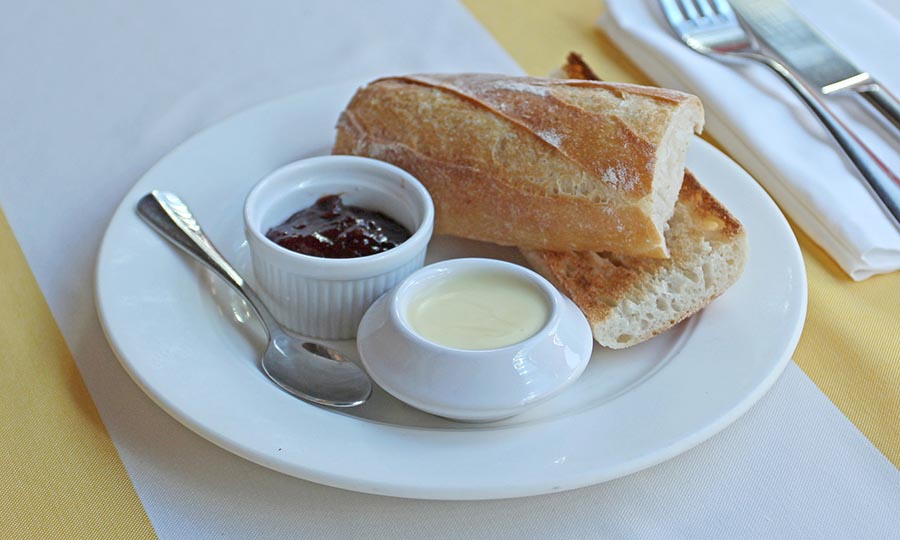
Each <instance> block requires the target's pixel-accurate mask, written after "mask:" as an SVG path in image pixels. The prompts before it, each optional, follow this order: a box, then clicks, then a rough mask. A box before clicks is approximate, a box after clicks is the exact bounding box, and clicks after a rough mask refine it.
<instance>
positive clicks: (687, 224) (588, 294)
mask: <svg viewBox="0 0 900 540" xmlns="http://www.w3.org/2000/svg"><path fill="white" fill-rule="evenodd" d="M563 71H564V73H566V75H567V76H569V77H573V76H583V74H585V73H592V72H591V71H590V68H588V67H587V66H586V65H584V62H583V61H582V60H581V59H580V58H579V57H577V56H573V55H570V57H569V61H568V63H567V64H566V66H565V67H564V68H563ZM666 244H667V245H668V247H669V252H670V258H669V259H668V260H660V259H647V258H638V257H630V256H622V255H614V254H610V253H594V252H585V251H582V252H576V251H565V252H559V251H546V250H530V249H522V250H521V251H522V253H523V255H524V256H525V258H526V260H528V262H529V264H531V265H532V267H533V268H534V269H535V270H536V271H538V272H540V273H541V274H543V275H544V276H545V277H546V278H547V279H549V280H550V281H551V282H553V283H554V284H555V285H556V286H557V287H558V288H559V289H560V290H561V291H562V292H563V293H564V294H566V295H567V296H568V297H569V298H571V299H572V300H573V301H574V302H575V303H576V304H577V305H578V307H579V308H581V311H582V312H584V314H585V316H586V317H587V319H588V321H589V322H590V324H591V328H592V330H593V333H594V338H595V339H596V340H597V342H598V343H600V344H601V345H604V346H606V347H611V348H614V349H620V348H624V347H629V346H631V345H635V344H637V343H640V342H642V341H645V340H647V339H650V338H651V337H653V336H655V335H657V334H659V333H661V332H663V331H665V330H667V329H668V328H670V327H672V326H674V325H675V324H677V323H678V322H680V321H682V320H684V319H686V318H687V317H689V316H691V315H692V314H694V313H696V312H697V311H699V310H700V309H702V308H703V307H704V306H706V305H707V304H709V302H711V301H712V300H713V299H714V298H716V297H717V296H719V295H720V294H722V293H723V292H724V291H725V290H726V289H727V288H728V287H730V286H731V285H732V284H734V282H735V281H737V278H738V277H739V276H740V274H741V272H742V271H743V268H744V263H745V261H746V259H747V249H748V247H747V235H746V231H745V230H744V228H743V226H742V225H741V223H740V222H739V221H738V220H737V219H736V218H735V217H734V216H732V215H731V214H730V213H729V212H728V210H726V209H725V207H724V206H722V204H721V203H720V202H719V201H718V200H716V198H715V197H713V196H712V195H711V194H710V193H709V192H708V191H706V189H704V188H703V186H702V185H700V183H699V182H698V181H697V179H696V178H695V177H694V175H693V174H691V172H690V171H685V174H684V182H683V183H682V187H681V191H680V192H679V196H678V200H677V201H676V203H675V212H674V214H673V216H672V219H671V220H670V221H669V228H668V230H667V231H666Z"/></svg>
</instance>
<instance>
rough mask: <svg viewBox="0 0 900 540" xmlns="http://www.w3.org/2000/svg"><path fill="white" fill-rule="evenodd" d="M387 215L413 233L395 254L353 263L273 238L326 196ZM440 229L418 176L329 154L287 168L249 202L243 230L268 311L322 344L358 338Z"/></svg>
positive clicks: (420, 261)
mask: <svg viewBox="0 0 900 540" xmlns="http://www.w3.org/2000/svg"><path fill="white" fill-rule="evenodd" d="M331 194H340V195H341V197H342V199H343V201H344V202H345V203H346V204H352V205H357V206H362V207H365V208H369V209H372V210H377V211H379V212H382V213H384V214H386V215H388V216H390V217H392V218H393V219H395V220H397V221H398V222H399V223H400V224H402V225H403V226H404V227H406V228H407V229H409V230H410V231H411V232H412V233H413V235H412V236H411V237H410V238H409V239H408V240H406V241H405V242H403V243H402V244H400V245H399V246H397V247H395V248H393V249H390V250H388V251H385V252H382V253H378V254H376V255H369V256H365V257H356V258H351V259H326V258H321V257H312V256H309V255H303V254H300V253H296V252H294V251H291V250H289V249H285V248H283V247H281V246H279V245H277V244H276V243H275V242H272V241H271V240H269V239H268V238H266V236H265V234H266V231H268V230H269V228H271V227H273V226H275V225H278V224H279V223H281V222H283V221H284V220H285V219H287V218H288V217H289V216H291V215H292V214H293V213H294V212H296V211H298V210H301V209H303V208H307V207H309V206H311V205H312V204H313V203H315V202H316V200H318V199H319V198H320V197H322V196H324V195H331ZM433 229H434V205H433V203H432V201H431V197H430V196H429V195H428V191H427V190H426V189H425V187H424V186H423V185H422V184H421V183H419V181H418V180H416V179H415V178H414V177H413V176H412V175H410V174H409V173H407V172H406V171H404V170H402V169H400V168H398V167H395V166H393V165H391V164H389V163H384V162H382V161H377V160H374V159H369V158H363V157H355V156H322V157H315V158H309V159H304V160H300V161H296V162H294V163H290V164H288V165H285V166H284V167H282V168H280V169H278V170H276V171H275V172H273V173H271V174H270V175H268V176H266V177H265V178H263V179H262V180H261V181H260V182H259V183H258V184H257V185H256V186H255V187H254V188H253V189H252V190H250V193H249V194H248V195H247V199H246V201H245V202H244V232H245V234H246V236H247V243H248V244H249V247H250V253H251V256H252V259H253V271H254V273H255V276H256V281H257V283H258V289H259V293H260V295H261V296H262V297H263V301H264V302H265V303H266V306H267V307H268V308H269V309H270V310H271V311H272V314H273V315H274V316H275V318H276V319H278V321H279V322H280V323H281V324H283V325H284V326H285V327H286V328H287V329H289V330H291V331H294V332H297V333H299V334H303V335H307V336H311V337H317V338H323V339H349V338H353V337H354V336H356V330H357V328H358V326H359V321H360V319H361V318H362V316H363V314H364V313H365V312H366V309H368V308H369V306H370V305H371V304H372V302H374V301H375V299H376V298H378V297H379V296H381V295H382V294H383V293H384V292H385V291H388V290H390V289H391V288H393V287H394V286H395V285H396V284H397V283H399V282H400V281H402V280H403V279H404V278H405V277H406V276H408V275H409V274H411V273H412V272H414V271H416V270H417V269H419V268H421V267H422V264H423V263H424V260H425V249H426V247H427V246H428V241H429V240H430V239H431V233H432V231H433Z"/></svg>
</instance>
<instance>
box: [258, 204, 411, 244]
mask: <svg viewBox="0 0 900 540" xmlns="http://www.w3.org/2000/svg"><path fill="white" fill-rule="evenodd" d="M409 237H410V232H409V231H408V230H407V229H406V227H404V226H403V225H401V224H399V223H397V222H396V221H394V220H393V219H391V218H390V217H388V216H386V215H384V214H382V213H381V212H376V211H374V210H368V209H366V208H361V207H359V206H352V205H345V204H344V202H343V201H342V200H341V196H340V195H326V196H324V197H322V198H321V199H319V200H318V201H316V204H314V205H312V206H310V207H309V208H304V209H303V210H300V211H299V212H296V213H295V214H294V215H292V216H291V217H289V218H287V219H286V220H285V221H284V222H283V223H281V224H280V225H276V226H275V227H272V228H271V229H269V230H268V232H266V238H268V239H269V240H272V241H273V242H275V243H276V244H278V245H279V246H281V247H283V248H287V249H289V250H291V251H296V252H297V253H302V254H304V255H312V256H313V257H324V258H326V259H349V258H352V257H365V256H366V255H375V254H377V253H382V252H384V251H387V250H389V249H391V248H395V247H397V246H398V245H400V244H402V243H403V242H404V241H405V240H406V239H408V238H409Z"/></svg>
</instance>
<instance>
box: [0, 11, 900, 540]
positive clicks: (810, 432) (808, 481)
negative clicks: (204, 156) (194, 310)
mask: <svg viewBox="0 0 900 540" xmlns="http://www.w3.org/2000/svg"><path fill="white" fill-rule="evenodd" d="M3 13H4V16H3V17H2V18H0V36H2V37H3V44H4V46H3V47H2V48H0V73H3V74H4V84H3V85H0V126H2V128H0V205H2V207H3V210H4V212H5V213H6V215H7V217H8V219H9V222H10V224H11V225H12V227H13V230H14V232H15V234H16V236H17V238H18V240H19V242H20V244H21V246H22V248H23V250H24V252H25V255H26V257H27V259H28V261H29V263H30V265H31V267H32V270H33V271H34V274H35V276H36V278H37V280H38V283H39V284H40V286H41V289H42V290H43V292H44V294H45V296H46V298H47V301H48V303H49V304H50V307H51V309H52V311H53V313H54V316H55V317H56V319H57V321H58V323H59V325H60V327H61V329H62V332H63V334H64V336H65V338H66V340H67V342H68V344H69V347H70V348H71V350H72V352H73V354H74V356H75V358H76V361H77V363H78V367H79V369H80V370H81V373H82V375H83V377H84V379H85V382H86V383H87V386H88V388H89V390H90V392H91V394H92V396H93V398H94V400H95V402H96V404H97V406H98V408H99V410H100V413H101V416H102V417H103V420H104V423H105V424H106V427H107V429H108V430H109V433H110V435H111V436H112V439H113V441H114V442H115V444H116V447H117V449H118V451H119V453H120V455H121V457H122V460H123V462H124V464H125V466H126V468H127V470H128V473H129V475H130V477H131V480H132V482H133V483H134V485H135V488H136V490H137V493H138V495H139V497H140V498H141V501H142V502H143V504H144V506H145V508H146V510H147V513H148V515H149V517H150V520H151V521H152V523H153V525H154V527H155V528H156V531H157V532H158V533H159V535H160V536H161V537H162V538H192V539H200V538H222V537H225V538H285V537H292V538H342V539H350V538H366V539H369V540H371V539H379V538H422V537H439V538H459V537H463V538H517V539H518V538H523V537H535V538H543V537H553V538H580V537H607V536H613V537H616V536H625V537H639V538H672V537H685V538H731V537H772V538H774V537H781V538H829V537H831V538H850V537H854V538H863V537H871V538H887V537H890V536H891V535H892V534H895V533H896V531H897V530H898V528H900V518H898V512H897V509H898V508H900V473H898V472H897V470H896V469H895V468H894V467H893V466H892V465H891V464H890V463H889V462H888V461H887V460H886V459H885V458H884V457H883V456H882V455H881V454H880V453H879V452H878V451H877V450H876V449H875V448H874V447H872V445H871V444H870V443H869V442H868V441H867V440H866V439H865V438H864V437H863V436H862V435H861V434H860V433H859V432H858V431H857V430H856V429H855V428H854V427H853V426H852V424H850V422H849V421H847V419H846V418H845V417H844V416H843V415H842V414H841V413H840V412H839V411H837V409H835V408H834V407H833V405H832V404H831V403H830V402H829V401H828V400H827V399H826V398H825V397H824V396H823V395H822V394H821V393H820V392H819V391H818V390H817V389H816V388H815V386H814V385H813V384H812V383H811V382H810V380H809V379H808V378H807V377H806V376H805V375H804V374H803V373H802V372H801V371H800V370H799V369H798V368H797V367H796V366H794V365H793V364H792V365H791V366H789V368H788V370H787V372H786V374H785V375H784V376H783V378H782V380H780V381H779V382H778V383H777V384H776V385H775V387H774V389H773V390H772V392H771V393H770V394H769V395H768V396H767V397H765V398H764V399H763V401H762V402H761V403H760V404H759V405H757V406H756V407H754V408H753V409H752V410H751V411H750V413H748V414H747V415H746V416H745V417H744V418H742V419H741V420H739V421H738V422H737V423H736V424H735V425H734V426H733V427H731V428H729V429H727V430H726V431H725V432H724V433H722V434H720V435H718V436H716V437H715V438H713V439H712V440H710V441H709V442H707V443H705V444H703V445H701V446H700V447H699V448H697V449H695V450H693V451H691V452H688V453H687V454H685V455H682V456H680V457H678V458H676V459H674V460H672V461H670V462H668V463H665V464H663V465H660V466H658V467H655V468H653V469H650V470H647V471H644V472H641V473H638V474H635V475H633V476H630V477H627V478H624V479H621V480H617V481H614V482H610V483H607V484H604V485H600V486H594V487H590V488H585V489H582V490H577V491H573V492H568V493H562V494H557V495H552V496H542V497H532V498H528V499H521V500H507V501H491V502H453V503H449V502H429V501H409V500H401V499H392V498H387V497H377V496H372V495H362V494H357V493H351V492H346V491H341V490H337V489H333V488H328V487H324V486H319V485H315V484H312V483H309V482H304V481H301V480H297V479H294V478H290V477H287V476H284V475H281V474H279V473H275V472H272V471H269V470H267V469H264V468H262V467H259V466H257V465H254V464H252V463H250V462H247V461H244V460H242V459H240V458H238V457H236V456H233V455H231V454H229V453H227V452H225V451H223V450H220V449H219V448H217V447H215V446H214V445H212V444H210V443H208V442H206V441H204V440H203V439H201V438H199V437H198V436H196V435H194V434H193V433H191V432H190V431H188V430H187V429H186V428H184V427H182V426H181V425H180V424H178V423H177V422H176V421H175V420H173V419H171V418H170V417H168V416H167V415H166V414H165V413H164V412H163V411H162V410H161V409H159V408H157V407H156V406H155V405H154V404H153V403H152V402H151V401H150V400H149V398H147V397H146V396H144V395H143V394H142V393H141V391H140V390H139V389H138V388H137V387H136V386H135V385H134V384H133V383H132V382H131V380H130V379H129V378H128V376H127V375H126V374H125V372H124V371H123V370H122V369H121V367H120V366H119V364H118V362H117V361H116V359H115V358H114V356H113V354H112V352H111V351H110V349H109V347H108V345H107V344H106V342H105V340H104V338H103V335H102V332H101V330H100V326H99V323H98V321H97V317H96V314H95V311H94V306H93V298H92V294H93V287H92V279H93V267H94V257H95V254H96V249H97V247H98V245H99V241H100V235H101V233H102V231H103V230H104V228H105V226H106V222H107V220H108V219H109V217H110V216H111V214H112V211H113V209H114V208H115V206H116V204H117V203H118V201H119V199H120V198H121V197H122V196H123V195H124V194H125V192H126V191H127V190H128V188H129V187H130V186H131V185H132V184H133V183H134V182H135V181H136V180H137V178H138V177H139V176H140V175H141V174H142V173H143V172H144V171H145V170H146V169H147V168H148V167H150V166H151V165H152V164H153V163H154V162H155V161H156V160H158V159H159V158H160V157H161V156H162V155H164V154H165V153H166V152H167V151H169V150H170V149H172V148H173V147H174V146H176V145H177V144H178V143H180V142H181V141H183V140H184V139H185V138H187V137H188V136H190V135H191V134H193V133H195V132H196V131H197V130H199V129H202V128H203V127H205V126H208V125H210V124H212V123H214V122H216V121H218V120H220V119H222V118H224V117H226V116H227V115H230V114H232V113H234V112H236V111H238V110H241V109H244V108H246V107H248V106H250V105H253V104H255V103H258V102H261V101H264V100H267V99H270V98H273V97H277V96H280V95H284V94H287V93H290V92H293V91H296V90H300V89H303V88H309V87H313V86H318V85H322V84H327V83H330V82H335V81H340V80H348V79H358V78H364V77H368V76H376V75H380V74H387V73H399V72H408V71H441V70H448V71H463V70H467V71H495V72H508V73H516V72H519V68H518V67H517V66H516V65H515V64H514V63H513V62H512V60H511V59H510V58H509V57H508V56H507V55H506V53H504V52H503V51H502V49H501V48H500V47H499V46H498V45H497V44H496V43H495V42H494V41H493V40H492V38H491V37H490V35H489V34H488V33H487V32H486V31H485V30H484V29H483V28H482V27H481V26H480V25H479V24H478V23H477V21H475V20H474V19H473V18H472V16H471V15H470V14H468V12H466V11H465V9H464V8H463V7H461V6H459V5H458V4H456V3H454V2H451V1H449V0H442V1H437V2H414V1H412V0H392V1H389V2H377V3H375V2H364V1H361V0H360V1H356V2H353V1H348V0H341V1H336V0H332V1H330V2H324V1H322V2H289V1H286V0H272V1H267V2H257V3H253V4H251V3H246V4H245V5H238V3H222V2H214V1H211V0H202V1H201V0H197V1H192V2H179V1H176V0H154V1H149V0H142V1H134V2H113V1H108V0H107V1H101V0H85V1H82V2H77V3H55V2H48V1H46V0H36V1H34V2H28V3H12V2H7V3H5V5H4V9H3ZM511 16H513V15H512V14H511ZM236 219H237V218H236ZM60 231H63V232H60ZM36 361H39V359H36Z"/></svg>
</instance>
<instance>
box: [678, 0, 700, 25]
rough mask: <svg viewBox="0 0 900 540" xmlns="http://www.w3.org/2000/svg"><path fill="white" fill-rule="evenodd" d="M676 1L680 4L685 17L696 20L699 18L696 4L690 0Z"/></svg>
mask: <svg viewBox="0 0 900 540" xmlns="http://www.w3.org/2000/svg"><path fill="white" fill-rule="evenodd" d="M678 3H679V4H680V5H681V10H682V11H683V12H684V15H685V17H687V18H688V19H689V20H691V21H696V20H697V19H699V18H700V12H699V11H697V6H695V5H694V2H693V1H692V0H678Z"/></svg>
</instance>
